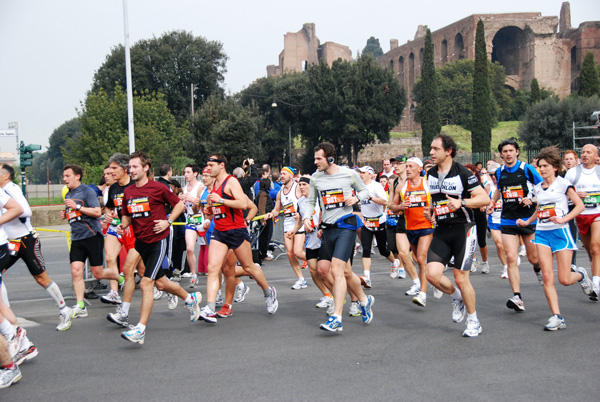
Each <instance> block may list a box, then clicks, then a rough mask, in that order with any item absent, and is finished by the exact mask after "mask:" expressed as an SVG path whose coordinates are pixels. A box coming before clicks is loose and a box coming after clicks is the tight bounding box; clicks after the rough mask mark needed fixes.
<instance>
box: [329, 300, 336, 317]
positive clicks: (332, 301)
mask: <svg viewBox="0 0 600 402" xmlns="http://www.w3.org/2000/svg"><path fill="white" fill-rule="evenodd" d="M334 312H335V301H334V300H333V299H331V304H330V305H329V307H327V315H333V313H334Z"/></svg>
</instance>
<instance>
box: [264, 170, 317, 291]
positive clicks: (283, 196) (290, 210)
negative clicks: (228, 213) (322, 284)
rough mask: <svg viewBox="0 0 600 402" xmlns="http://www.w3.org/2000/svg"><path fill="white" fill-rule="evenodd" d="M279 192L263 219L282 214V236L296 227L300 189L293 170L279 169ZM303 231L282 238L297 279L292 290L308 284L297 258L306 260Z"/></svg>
mask: <svg viewBox="0 0 600 402" xmlns="http://www.w3.org/2000/svg"><path fill="white" fill-rule="evenodd" d="M281 182H282V183H283V185H282V186H281V190H280V191H279V192H278V193H277V199H276V200H275V208H273V211H272V212H271V213H268V214H267V216H265V219H271V218H277V217H278V216H279V214H280V213H283V216H284V218H283V233H284V235H285V234H287V233H288V232H290V231H291V230H292V229H293V228H294V226H295V225H296V222H297V221H296V217H297V215H298V211H299V210H298V199H300V197H301V196H302V195H301V194H300V187H298V183H296V181H295V180H294V170H293V169H292V168H291V167H289V166H284V167H283V168H282V169H281ZM304 239H305V236H304V229H303V228H300V229H299V230H298V231H297V232H295V234H294V236H291V237H290V236H284V244H285V249H286V251H287V256H288V260H289V261H290V265H291V266H292V270H293V271H294V273H295V274H296V277H297V278H298V279H297V280H296V283H294V284H293V285H292V289H293V290H299V289H306V287H307V286H308V284H307V283H306V280H305V279H304V275H302V270H301V269H300V264H299V263H298V258H300V259H301V260H306V252H305V251H304Z"/></svg>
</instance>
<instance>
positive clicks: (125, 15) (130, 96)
mask: <svg viewBox="0 0 600 402" xmlns="http://www.w3.org/2000/svg"><path fill="white" fill-rule="evenodd" d="M123 25H124V31H125V80H126V82H127V120H128V123H129V124H128V128H129V153H133V152H134V151H135V133H134V128H133V89H132V84H131V55H130V54H129V16H128V13H127V0H123Z"/></svg>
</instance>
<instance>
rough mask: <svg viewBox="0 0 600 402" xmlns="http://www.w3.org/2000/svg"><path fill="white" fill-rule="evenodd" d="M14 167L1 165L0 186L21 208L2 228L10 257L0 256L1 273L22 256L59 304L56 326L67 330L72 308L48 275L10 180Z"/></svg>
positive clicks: (21, 198) (27, 211)
mask: <svg viewBox="0 0 600 402" xmlns="http://www.w3.org/2000/svg"><path fill="white" fill-rule="evenodd" d="M14 178H15V170H14V169H13V167H12V166H10V165H8V164H4V165H2V168H0V188H2V189H3V190H4V191H5V192H6V193H7V194H8V195H9V196H10V197H11V198H12V199H13V200H15V201H16V202H17V203H18V204H19V205H20V206H21V208H22V209H23V213H22V214H21V215H20V216H18V217H17V218H15V219H13V220H11V221H9V222H6V223H5V224H4V230H5V232H6V235H7V236H8V239H9V245H8V247H9V252H8V253H9V257H8V258H7V259H2V260H0V273H4V272H5V271H6V270H7V269H9V268H10V267H12V266H13V264H14V263H15V262H17V261H18V260H19V259H22V260H23V262H24V263H25V265H27V269H29V273H30V274H31V276H33V278H34V279H35V280H36V282H37V283H38V284H39V285H40V286H42V287H43V288H44V289H46V291H47V292H48V294H49V295H50V297H52V299H53V300H54V301H55V302H56V305H57V306H58V315H59V319H60V322H59V324H58V326H57V327H56V329H57V330H58V331H66V330H67V329H69V327H70V326H71V317H72V316H73V311H72V310H71V309H70V308H69V307H67V304H66V303H65V299H64V298H63V295H62V292H61V291H60V288H59V287H58V285H57V284H56V283H55V282H54V281H53V280H52V279H50V276H48V272H47V271H46V263H45V261H44V257H43V256H42V246H41V244H40V239H39V238H38V235H37V233H36V232H35V231H34V230H33V227H32V226H31V219H30V218H31V207H30V206H29V203H28V202H27V200H26V199H25V197H24V196H23V192H22V191H21V188H20V187H19V186H17V185H16V184H15V183H13V179H14Z"/></svg>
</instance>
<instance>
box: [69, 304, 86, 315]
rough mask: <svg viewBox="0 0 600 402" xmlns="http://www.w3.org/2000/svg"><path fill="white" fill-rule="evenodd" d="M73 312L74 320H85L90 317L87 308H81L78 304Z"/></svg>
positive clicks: (73, 308)
mask: <svg viewBox="0 0 600 402" xmlns="http://www.w3.org/2000/svg"><path fill="white" fill-rule="evenodd" d="M72 310H73V318H85V317H87V316H88V312H87V307H85V306H84V307H83V308H81V307H79V305H78V304H76V305H74V306H73V307H72Z"/></svg>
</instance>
